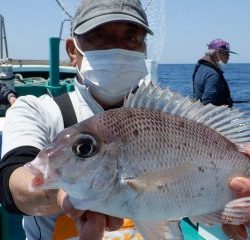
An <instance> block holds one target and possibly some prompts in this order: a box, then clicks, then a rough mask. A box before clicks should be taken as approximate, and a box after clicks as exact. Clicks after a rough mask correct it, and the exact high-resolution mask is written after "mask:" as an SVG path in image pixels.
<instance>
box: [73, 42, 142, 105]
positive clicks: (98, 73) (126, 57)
mask: <svg viewBox="0 0 250 240" xmlns="http://www.w3.org/2000/svg"><path fill="white" fill-rule="evenodd" d="M74 43H75V47H76V49H77V50H78V51H79V53H80V54H81V55H82V56H83V59H82V64H81V68H80V69H78V71H79V75H80V76H81V78H82V80H83V82H84V84H85V85H87V86H88V87H89V89H90V92H91V93H92V94H93V95H94V96H95V97H96V98H98V99H99V100H101V101H102V102H104V103H105V104H107V105H110V106H113V105H116V104H118V103H120V102H121V101H122V100H123V99H124V97H125V95H126V94H128V93H129V92H130V91H131V90H132V89H135V88H136V87H137V86H138V83H139V81H140V80H141V79H143V78H144V77H145V76H146V75H147V68H146V64H145V56H144V53H141V52H135V51H129V50H124V49H110V50H96V51H87V52H83V51H82V50H81V49H79V47H78V46H77V44H76V41H75V39H74Z"/></svg>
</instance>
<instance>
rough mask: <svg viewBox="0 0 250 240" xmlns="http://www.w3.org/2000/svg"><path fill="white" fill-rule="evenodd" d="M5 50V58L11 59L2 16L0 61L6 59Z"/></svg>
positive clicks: (0, 23)
mask: <svg viewBox="0 0 250 240" xmlns="http://www.w3.org/2000/svg"><path fill="white" fill-rule="evenodd" d="M4 48H5V49H4ZM4 50H5V58H9V53H8V46H7V38H6V31H5V26H4V18H3V16H2V15H0V59H3V58H4Z"/></svg>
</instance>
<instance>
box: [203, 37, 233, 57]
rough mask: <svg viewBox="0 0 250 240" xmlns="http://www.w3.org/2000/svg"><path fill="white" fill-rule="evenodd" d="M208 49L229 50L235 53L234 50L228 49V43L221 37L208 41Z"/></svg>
mask: <svg viewBox="0 0 250 240" xmlns="http://www.w3.org/2000/svg"><path fill="white" fill-rule="evenodd" d="M207 46H208V49H213V50H222V51H226V52H230V53H233V54H237V53H236V52H232V51H230V44H229V43H228V42H226V41H224V40H222V39H219V38H218V39H215V40H213V41H212V42H210V43H209V44H208V45H207Z"/></svg>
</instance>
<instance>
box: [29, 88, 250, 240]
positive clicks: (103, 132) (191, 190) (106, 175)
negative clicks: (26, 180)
mask: <svg viewBox="0 0 250 240" xmlns="http://www.w3.org/2000/svg"><path fill="white" fill-rule="evenodd" d="M249 120H250V119H248V118H245V117H244V115H243V113H241V112H240V111H238V110H232V109H229V108H227V107H226V106H220V107H215V106H213V105H211V104H209V105H206V106H203V105H201V103H200V102H193V101H192V100H190V99H189V98H188V97H183V96H181V95H180V94H178V93H174V92H171V91H170V90H168V89H161V88H160V87H155V86H153V84H152V83H149V84H148V85H145V84H144V83H143V84H141V86H140V87H139V89H138V91H137V92H136V93H135V94H132V93H131V94H129V96H128V98H127V99H126V101H125V103H124V107H123V108H119V109H113V110H109V111H106V112H103V113H100V114H97V115H95V116H93V117H91V118H89V119H87V120H85V121H83V122H80V123H78V124H76V125H74V126H72V127H69V128H67V129H65V130H64V131H62V132H61V133H60V134H59V135H58V136H57V137H56V138H55V140H54V141H53V142H52V143H51V145H50V146H48V147H47V148H45V149H43V150H42V151H41V152H40V153H39V154H38V156H37V158H36V159H35V160H34V161H32V162H30V163H29V164H27V167H28V168H29V169H30V170H31V171H32V172H33V174H34V175H35V177H34V179H33V182H32V185H31V189H32V190H36V189H57V188H62V189H64V190H65V191H66V192H67V193H68V194H69V196H70V200H71V202H72V203H73V205H74V206H75V207H76V208H78V209H89V210H93V211H97V212H101V213H105V214H109V215H112V216H116V217H122V218H130V219H133V220H134V221H135V223H136V226H137V227H138V230H139V231H140V232H141V233H142V235H143V237H144V239H150V240H156V239H157V240H159V239H181V232H180V230H179V228H178V225H177V224H178V220H179V219H181V218H182V217H185V216H189V217H192V218H193V219H196V220H197V221H202V222H205V223H208V224H213V223H215V222H221V223H222V224H223V229H224V230H225V232H226V233H227V234H228V235H230V236H234V239H247V230H246V227H245V223H247V222H249V220H250V211H249V209H250V201H249V200H250V198H240V199H235V196H234V195H233V193H232V192H231V191H230V188H229V181H230V180H231V179H232V178H233V177H236V176H244V177H249V176H250V170H249V166H250V162H249V159H248V157H247V156H246V155H245V154H243V153H242V152H244V150H245V149H246V146H247V142H249V141H250V126H249ZM173 221H174V222H173Z"/></svg>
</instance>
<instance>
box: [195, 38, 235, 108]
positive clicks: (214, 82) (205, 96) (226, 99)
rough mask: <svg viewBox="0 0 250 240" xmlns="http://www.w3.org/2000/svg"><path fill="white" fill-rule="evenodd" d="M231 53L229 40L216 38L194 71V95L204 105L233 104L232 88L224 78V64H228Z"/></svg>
mask: <svg viewBox="0 0 250 240" xmlns="http://www.w3.org/2000/svg"><path fill="white" fill-rule="evenodd" d="M230 53H233V54H236V53H235V52H232V51H231V50H230V45H229V43H228V42H226V41H224V40H222V39H215V40H213V41H212V42H210V43H209V44H208V50H207V52H206V53H205V56H204V57H203V58H201V59H200V60H199V61H198V63H197V64H196V66H195V68H194V72H193V76H192V79H193V97H194V99H195V100H200V101H201V102H202V103H203V104H204V105H206V104H208V103H211V104H213V105H216V106H221V105H227V106H229V107H232V106H233V100H232V98H231V95H230V89H229V87H228V84H227V81H226V79H225V78H224V73H223V70H222V65H223V64H227V63H228V60H229V56H230Z"/></svg>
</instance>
